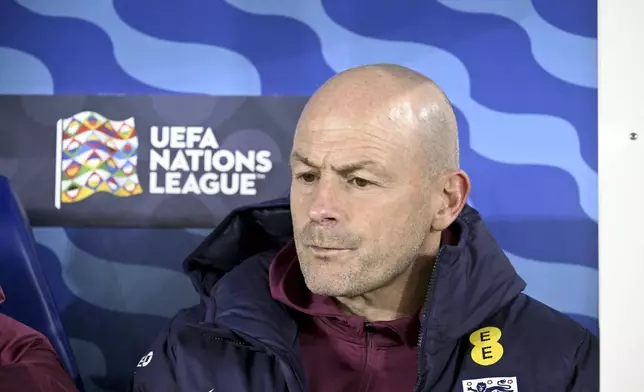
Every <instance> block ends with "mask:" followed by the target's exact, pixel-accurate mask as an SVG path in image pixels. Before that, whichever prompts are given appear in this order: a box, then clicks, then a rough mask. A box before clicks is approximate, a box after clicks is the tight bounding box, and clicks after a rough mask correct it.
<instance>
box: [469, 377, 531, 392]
mask: <svg viewBox="0 0 644 392" xmlns="http://www.w3.org/2000/svg"><path fill="white" fill-rule="evenodd" d="M463 392H519V387H518V385H517V378H516V377H488V378H477V379H475V380H463Z"/></svg>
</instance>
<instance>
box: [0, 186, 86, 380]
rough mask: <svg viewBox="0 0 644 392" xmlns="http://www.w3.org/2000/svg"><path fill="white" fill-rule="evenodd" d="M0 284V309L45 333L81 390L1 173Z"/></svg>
mask: <svg viewBox="0 0 644 392" xmlns="http://www.w3.org/2000/svg"><path fill="white" fill-rule="evenodd" d="M0 286H1V287H2V290H3V291H4V293H5V295H6V297H7V301H6V302H4V303H3V304H2V305H0V311H1V312H2V313H4V314H6V315H7V316H9V317H12V318H14V319H16V320H18V321H20V322H22V323H23V324H25V325H28V326H29V327H31V328H33V329H35V330H37V331H40V332H41V333H43V334H44V335H45V336H47V338H49V340H50V341H51V344H52V345H53V346H54V348H55V349H56V352H57V353H58V355H59V356H60V358H61V360H62V362H63V364H64V365H65V367H66V368H67V370H68V371H69V373H70V374H71V375H72V377H74V379H75V381H76V384H77V386H78V387H79V389H80V390H81V391H82V390H83V388H82V385H81V380H80V376H79V373H78V368H77V367H76V361H75V360H74V355H73V353H72V350H71V347H70V345H69V341H68V340H67V335H65V331H64V330H63V326H62V324H61V321H60V317H59V314H58V308H57V307H56V304H55V302H54V299H53V297H52V295H51V292H50V290H49V285H48V283H47V280H46V278H45V276H44V275H43V272H42V269H41V266H40V263H39V261H38V258H37V255H36V244H35V241H34V238H33V234H32V232H31V226H30V225H29V221H28V219H27V216H26V215H25V212H24V210H23V208H22V205H21V204H20V201H19V200H18V198H17V196H16V195H15V193H14V191H13V189H12V188H11V184H10V183H9V180H8V179H7V178H6V177H4V176H0Z"/></svg>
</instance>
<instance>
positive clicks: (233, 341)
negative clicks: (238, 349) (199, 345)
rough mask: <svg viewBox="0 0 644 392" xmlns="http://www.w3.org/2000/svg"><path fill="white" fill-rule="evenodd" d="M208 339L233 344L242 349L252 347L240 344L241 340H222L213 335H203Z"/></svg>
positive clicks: (243, 343)
mask: <svg viewBox="0 0 644 392" xmlns="http://www.w3.org/2000/svg"><path fill="white" fill-rule="evenodd" d="M204 335H205V336H206V337H207V338H208V339H212V340H219V341H220V342H225V343H231V344H235V345H237V346H242V347H252V346H251V345H250V344H248V343H246V342H242V341H241V340H234V339H229V338H222V337H221V336H214V335H208V334H204Z"/></svg>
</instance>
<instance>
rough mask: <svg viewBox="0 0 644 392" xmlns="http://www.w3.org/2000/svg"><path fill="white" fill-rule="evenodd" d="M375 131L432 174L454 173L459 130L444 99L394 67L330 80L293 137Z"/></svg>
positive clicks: (378, 66) (359, 70)
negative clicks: (403, 146)
mask: <svg viewBox="0 0 644 392" xmlns="http://www.w3.org/2000/svg"><path fill="white" fill-rule="evenodd" d="M363 126H364V127H374V128H379V129H380V130H381V131H383V132H387V133H389V134H390V135H389V136H391V137H395V138H396V139H398V140H399V141H404V142H406V143H408V148H409V149H410V151H411V150H415V149H419V148H420V151H419V153H420V154H421V155H422V158H421V159H422V162H424V164H423V165H422V166H423V167H424V168H426V169H428V170H429V172H430V173H432V174H438V173H441V172H443V171H445V170H450V169H458V167H459V153H458V130H457V124H456V117H455V115H454V110H453V108H452V106H451V104H450V102H449V100H448V98H447V97H446V95H445V93H444V92H443V91H442V90H441V89H440V88H439V87H438V86H437V85H436V84H435V83H434V82H433V81H432V80H431V79H429V78H428V77H426V76H424V75H422V74H420V73H418V72H416V71H413V70H411V69H409V68H405V67H402V66H399V65H393V64H375V65H367V66H362V67H358V68H352V69H349V70H347V71H344V72H342V73H339V74H337V75H336V76H334V77H333V78H331V79H329V80H328V81H327V82H326V83H325V84H324V85H322V87H320V88H319V89H318V90H317V91H316V93H315V94H314V95H313V96H312V97H311V99H310V100H309V102H308V103H307V105H306V107H305V108H304V111H303V113H302V116H301V117H300V121H299V123H298V131H299V130H300V129H302V128H304V129H317V130H319V131H322V130H324V129H325V128H326V129H333V128H345V129H355V128H357V129H360V128H361V127H363Z"/></svg>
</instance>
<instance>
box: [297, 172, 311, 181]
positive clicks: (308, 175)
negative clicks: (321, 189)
mask: <svg viewBox="0 0 644 392" xmlns="http://www.w3.org/2000/svg"><path fill="white" fill-rule="evenodd" d="M297 178H298V179H300V180H302V181H304V182H307V183H310V182H313V181H315V174H312V173H302V174H299V175H298V176H297Z"/></svg>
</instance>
